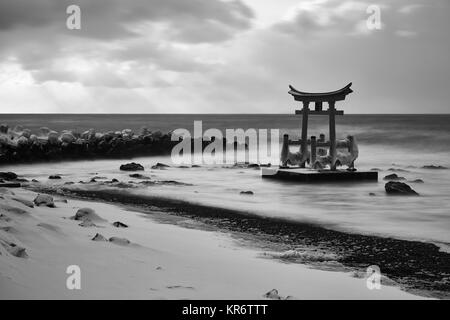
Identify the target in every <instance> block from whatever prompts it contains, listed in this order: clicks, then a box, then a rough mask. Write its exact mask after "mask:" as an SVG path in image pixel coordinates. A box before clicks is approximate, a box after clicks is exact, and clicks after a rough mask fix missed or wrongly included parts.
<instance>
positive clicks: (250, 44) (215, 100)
mask: <svg viewBox="0 0 450 320" xmlns="http://www.w3.org/2000/svg"><path fill="white" fill-rule="evenodd" d="M70 4H76V5H79V6H80V8H81V27H82V29H81V30H69V29H67V28H66V19H67V17H68V15H67V14H66V8H67V6H68V5H70ZM369 5H378V6H379V7H380V8H381V22H382V28H381V30H369V29H368V28H367V27H366V20H367V18H368V16H369V14H368V13H367V12H366V9H367V7H368V6H369ZM449 9H450V2H449V1H446V0H433V1H429V0H417V1H413V2H411V0H391V1H389V0H383V1H376V2H370V1H356V0H355V1H351V0H350V1H338V0H305V1H296V0H264V1H261V0H230V1H229V0H129V1H120V0H77V1H75V0H74V1H61V0H2V1H0V43H1V46H0V95H1V97H2V112H111V113H112V112H126V113H142V112H145V113H147V112H181V113H203V112H218V113H228V112H231V113H234V112H236V113H239V112H247V113H253V112H256V113H290V112H293V110H295V104H294V103H293V101H291V99H292V98H291V97H290V96H289V95H288V94H287V91H288V84H292V85H294V86H295V87H296V88H298V89H303V90H305V91H308V90H310V91H329V90H335V89H338V88H340V87H342V86H344V85H345V84H347V83H348V82H350V81H352V82H353V89H354V91H355V92H354V93H353V94H352V95H351V96H349V97H348V101H345V104H343V105H342V108H343V109H344V110H346V111H348V112H352V113H403V112H406V113H423V112H433V113H436V112H437V113H444V112H445V113H447V112H449V110H450V107H449V105H448V103H449V101H450V90H449V83H450V41H449V40H450V35H449V32H448V30H450V19H449V18H450V17H449V13H450V10H449Z"/></svg>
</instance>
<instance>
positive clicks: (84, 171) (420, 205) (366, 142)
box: [0, 114, 450, 249]
mask: <svg viewBox="0 0 450 320" xmlns="http://www.w3.org/2000/svg"><path fill="white" fill-rule="evenodd" d="M194 120H202V121H203V128H204V130H206V129H208V128H217V129H219V130H225V129H227V128H229V129H235V128H243V129H248V128H255V129H280V133H281V134H283V133H288V134H289V135H290V136H291V137H292V138H293V139H295V138H298V135H299V132H300V126H301V116H295V115H161V114H158V115H2V116H0V122H2V123H8V124H9V125H10V126H14V125H16V124H21V125H23V126H24V127H28V128H31V129H33V130H36V129H37V128H38V127H41V126H47V127H50V128H51V129H54V130H62V129H75V130H79V131H83V130H86V129H89V128H91V127H92V128H96V129H98V130H99V131H100V130H118V129H124V128H131V129H133V130H136V131H137V130H138V129H139V128H140V127H142V126H147V127H148V128H149V129H150V130H152V131H155V130H161V131H163V132H169V131H172V130H175V129H177V128H186V129H188V130H192V126H193V121H194ZM326 120H327V119H326V117H325V118H324V117H311V121H310V126H309V132H308V135H317V136H318V135H319V134H320V133H325V134H326V135H328V134H327V128H328V123H327V121H326ZM347 134H352V135H354V136H355V137H356V139H357V141H358V143H359V158H358V160H357V161H356V164H355V165H356V168H357V169H358V170H370V169H372V168H379V169H380V170H381V171H380V172H379V181H378V182H366V183H355V182H352V183H328V184H327V183H321V184H297V183H289V182H281V181H273V180H266V179H262V178H261V176H260V171H259V170H255V169H243V168H230V167H231V166H229V165H221V164H218V165H203V166H201V167H199V168H189V169H186V168H178V167H174V166H172V167H171V168H169V169H167V170H152V169H150V167H151V165H153V164H155V163H157V162H163V163H167V164H169V165H172V164H171V158H170V156H166V157H145V158H136V159H133V161H135V162H139V163H142V164H143V165H144V166H145V168H146V171H145V172H144V173H143V174H146V175H149V176H151V179H153V180H155V181H168V180H173V181H177V182H182V183H184V184H156V185H151V186H148V187H142V188H131V189H129V190H128V191H129V192H132V193H136V194H143V195H152V196H161V197H169V198H176V199H182V200H187V201H191V202H195V203H201V204H207V205H213V206H220V207H226V208H232V209H238V210H244V211H248V212H251V213H254V214H257V215H261V216H272V217H279V218H284V219H289V220H293V221H299V222H310V223H316V224H320V225H323V226H325V227H328V228H332V229H337V230H343V231H347V232H356V233H364V234H377V235H381V236H386V237H395V238H401V239H412V240H420V241H429V242H434V243H436V244H438V245H439V246H441V247H442V248H444V249H448V246H449V245H450V233H449V230H450V169H425V168H423V166H425V165H436V166H439V165H440V166H443V167H450V147H449V146H450V115H346V116H344V117H341V118H338V120H337V135H338V137H344V136H345V135H347ZM269 160H270V161H272V164H277V159H269ZM125 162H127V161H126V160H95V161H67V162H61V163H51V164H49V163H40V164H21V165H7V166H3V167H1V168H0V170H1V171H14V172H16V173H18V174H20V175H22V176H25V177H27V178H29V179H32V178H35V179H38V180H40V181H42V182H46V183H52V184H53V183H64V182H66V181H73V182H78V181H79V180H84V181H86V180H88V179H90V178H92V177H93V176H94V175H97V176H105V177H107V178H108V179H112V178H117V179H119V180H121V181H130V180H133V179H132V178H130V177H128V175H129V172H120V171H119V170H118V168H119V166H120V164H122V163H125ZM391 173H396V174H398V175H399V176H402V177H405V179H406V181H405V182H407V183H408V184H409V185H410V186H411V187H412V188H413V189H414V190H416V191H417V192H418V193H419V194H420V196H419V197H395V196H388V195H387V194H386V193H385V190H384V184H385V181H383V177H384V176H385V175H387V174H391ZM50 174H61V175H62V177H63V179H62V180H61V181H50V180H48V179H47V177H48V176H49V175H50ZM415 179H422V180H423V181H424V183H416V182H411V181H413V180H415ZM247 190H251V191H253V193H254V194H253V195H241V194H240V191H247ZM370 193H374V194H375V195H370Z"/></svg>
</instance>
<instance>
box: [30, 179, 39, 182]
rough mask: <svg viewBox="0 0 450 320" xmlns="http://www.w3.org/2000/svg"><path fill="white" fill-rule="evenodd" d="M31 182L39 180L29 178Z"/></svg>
mask: <svg viewBox="0 0 450 320" xmlns="http://www.w3.org/2000/svg"><path fill="white" fill-rule="evenodd" d="M31 182H39V180H36V179H31Z"/></svg>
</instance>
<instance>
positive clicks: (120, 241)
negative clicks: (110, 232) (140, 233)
mask: <svg viewBox="0 0 450 320" xmlns="http://www.w3.org/2000/svg"><path fill="white" fill-rule="evenodd" d="M109 242H112V243H115V244H120V245H128V244H130V240H128V239H125V238H118V237H111V238H109Z"/></svg>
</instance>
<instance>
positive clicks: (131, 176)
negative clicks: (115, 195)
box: [130, 173, 150, 179]
mask: <svg viewBox="0 0 450 320" xmlns="http://www.w3.org/2000/svg"><path fill="white" fill-rule="evenodd" d="M130 178H135V179H150V177H147V176H144V175H143V174H140V173H133V174H130Z"/></svg>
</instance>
